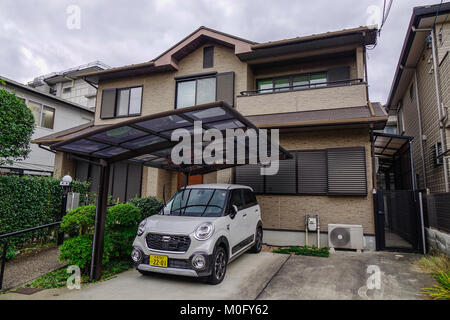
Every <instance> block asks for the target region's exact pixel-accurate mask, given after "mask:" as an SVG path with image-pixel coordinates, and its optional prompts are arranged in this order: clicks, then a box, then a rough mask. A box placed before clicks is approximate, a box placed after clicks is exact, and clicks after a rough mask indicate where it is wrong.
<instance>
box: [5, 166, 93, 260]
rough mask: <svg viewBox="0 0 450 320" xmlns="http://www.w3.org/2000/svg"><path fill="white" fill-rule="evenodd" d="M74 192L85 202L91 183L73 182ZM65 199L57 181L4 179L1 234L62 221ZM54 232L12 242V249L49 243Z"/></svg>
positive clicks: (36, 178)
mask: <svg viewBox="0 0 450 320" xmlns="http://www.w3.org/2000/svg"><path fill="white" fill-rule="evenodd" d="M72 189H73V191H74V192H79V193H80V195H82V197H80V198H84V195H85V194H87V193H88V190H89V183H88V182H79V181H73V182H72ZM61 199H62V188H61V187H60V186H59V180H58V179H56V178H53V177H36V176H22V177H21V176H17V175H0V234H5V233H10V232H14V231H18V230H23V229H27V228H32V227H37V226H40V225H44V224H48V223H52V222H56V221H58V219H59V215H60V212H61ZM81 204H83V203H81ZM54 230H55V228H47V229H43V230H38V231H33V232H29V233H25V234H21V235H17V236H14V237H11V238H8V241H9V243H10V248H14V247H15V248H17V249H20V248H23V247H25V246H27V245H30V244H39V243H43V242H46V241H48V240H50V239H51V237H52V235H53V234H54V233H55V232H54ZM10 257H11V256H10Z"/></svg>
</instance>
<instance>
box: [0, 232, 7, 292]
mask: <svg viewBox="0 0 450 320" xmlns="http://www.w3.org/2000/svg"><path fill="white" fill-rule="evenodd" d="M6 251H8V241H7V240H6V239H5V241H4V242H3V253H2V269H1V271H0V290H2V288H3V275H4V274H5V264H6Z"/></svg>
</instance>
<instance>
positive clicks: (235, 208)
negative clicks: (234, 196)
mask: <svg viewBox="0 0 450 320" xmlns="http://www.w3.org/2000/svg"><path fill="white" fill-rule="evenodd" d="M238 211H239V210H238V207H237V206H236V205H234V204H233V205H232V206H231V212H230V218H231V219H234V217H236V214H237V213H238Z"/></svg>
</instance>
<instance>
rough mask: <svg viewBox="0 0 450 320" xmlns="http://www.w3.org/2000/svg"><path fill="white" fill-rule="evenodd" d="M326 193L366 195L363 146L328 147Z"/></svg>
mask: <svg viewBox="0 0 450 320" xmlns="http://www.w3.org/2000/svg"><path fill="white" fill-rule="evenodd" d="M327 153H328V194H330V195H366V194H367V177H366V155H365V149H364V148H349V149H328V151H327Z"/></svg>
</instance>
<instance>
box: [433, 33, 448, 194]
mask: <svg viewBox="0 0 450 320" xmlns="http://www.w3.org/2000/svg"><path fill="white" fill-rule="evenodd" d="M435 31H436V30H435V28H434V26H433V28H432V29H431V42H432V46H431V47H432V49H433V65H434V68H433V69H434V82H435V87H436V102H437V107H438V115H439V133H440V136H441V146H442V153H445V152H446V151H447V145H446V143H445V138H444V122H443V115H442V106H441V93H440V90H439V78H438V70H439V65H438V55H437V50H436V35H435ZM442 160H443V161H442V162H443V164H444V165H443V170H444V181H445V192H449V191H450V190H449V186H448V169H447V161H446V159H445V158H443V159H442Z"/></svg>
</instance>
